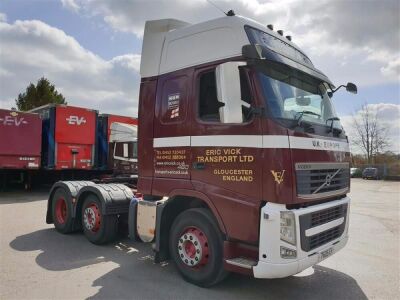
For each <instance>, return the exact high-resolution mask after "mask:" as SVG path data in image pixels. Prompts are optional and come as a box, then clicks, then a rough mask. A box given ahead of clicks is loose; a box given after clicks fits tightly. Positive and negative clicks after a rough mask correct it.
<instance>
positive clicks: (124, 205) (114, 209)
mask: <svg viewBox="0 0 400 300" xmlns="http://www.w3.org/2000/svg"><path fill="white" fill-rule="evenodd" d="M89 195H95V196H96V197H97V198H98V199H99V201H100V203H101V210H102V212H103V214H110V215H111V214H114V215H116V214H121V213H128V210H129V203H130V200H131V199H132V197H133V193H132V191H131V190H130V189H129V187H127V186H125V185H123V184H113V183H110V184H93V185H90V186H85V187H83V188H82V189H81V190H80V191H79V193H78V194H77V196H76V198H77V202H76V209H75V212H76V213H75V215H74V217H75V218H78V219H80V217H81V215H80V214H81V210H82V205H83V202H84V201H85V199H86V198H87V197H88V196H89Z"/></svg>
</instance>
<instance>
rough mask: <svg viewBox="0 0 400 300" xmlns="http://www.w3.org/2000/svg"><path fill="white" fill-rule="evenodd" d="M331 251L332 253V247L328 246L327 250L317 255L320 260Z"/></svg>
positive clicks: (330, 253)
mask: <svg viewBox="0 0 400 300" xmlns="http://www.w3.org/2000/svg"><path fill="white" fill-rule="evenodd" d="M332 253H333V248H329V249H327V250H324V251H322V252H321V253H320V255H319V257H320V260H323V259H325V258H327V257H328V256H330V255H332Z"/></svg>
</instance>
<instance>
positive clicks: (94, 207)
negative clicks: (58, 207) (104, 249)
mask: <svg viewBox="0 0 400 300" xmlns="http://www.w3.org/2000/svg"><path fill="white" fill-rule="evenodd" d="M81 216H82V228H83V233H84V234H85V236H86V238H87V239H88V240H89V241H91V242H92V243H94V244H105V243H108V242H111V241H113V240H115V238H116V237H117V232H118V217H117V216H116V215H104V212H103V211H102V206H101V203H100V200H99V199H98V198H97V197H96V196H95V195H89V196H88V197H86V199H85V200H84V202H83V206H82V212H81Z"/></svg>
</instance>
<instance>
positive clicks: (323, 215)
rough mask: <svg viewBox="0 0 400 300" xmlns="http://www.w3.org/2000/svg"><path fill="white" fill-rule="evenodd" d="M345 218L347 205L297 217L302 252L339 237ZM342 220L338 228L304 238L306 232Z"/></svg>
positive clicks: (342, 230)
mask: <svg viewBox="0 0 400 300" xmlns="http://www.w3.org/2000/svg"><path fill="white" fill-rule="evenodd" d="M346 216H347V204H341V205H337V206H334V207H330V208H327V209H324V210H320V211H315V212H312V213H309V214H304V215H300V216H299V222H300V239H301V241H300V242H301V249H303V251H306V252H308V251H311V250H313V249H316V248H318V247H320V246H322V245H324V244H326V243H328V242H330V241H333V240H334V239H337V238H338V237H340V236H341V235H342V234H343V232H344V229H345V227H346V221H347V220H346ZM340 218H344V221H343V223H342V224H340V225H339V226H336V227H333V228H330V229H328V230H326V231H323V232H320V233H317V234H315V235H312V236H308V237H307V236H306V230H307V229H310V228H313V227H316V226H319V225H322V224H325V223H328V222H331V221H334V220H337V219H340Z"/></svg>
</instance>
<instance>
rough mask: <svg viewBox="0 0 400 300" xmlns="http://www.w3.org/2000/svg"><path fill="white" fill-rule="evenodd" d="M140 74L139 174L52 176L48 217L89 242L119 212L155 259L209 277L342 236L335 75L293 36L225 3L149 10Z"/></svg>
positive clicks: (306, 256)
mask: <svg viewBox="0 0 400 300" xmlns="http://www.w3.org/2000/svg"><path fill="white" fill-rule="evenodd" d="M140 74H141V83H140V94H139V120H140V123H139V127H138V165H139V168H138V184H137V186H128V185H124V184H104V183H101V182H97V183H95V182H92V181H67V182H58V183H56V184H55V185H54V186H53V188H52V189H51V192H50V195H49V200H48V209H47V219H46V220H47V223H54V226H55V228H56V229H57V230H58V231H60V232H62V233H68V232H72V231H75V230H83V232H84V234H85V236H86V237H87V238H88V239H89V240H90V241H91V242H93V243H96V244H101V243H106V242H109V241H112V240H113V239H115V237H116V233H117V230H118V227H119V224H121V223H128V228H129V236H130V237H131V238H133V239H136V240H141V241H142V242H145V243H149V244H152V245H153V249H154V251H155V261H156V262H160V261H164V260H168V259H171V260H172V261H173V262H174V263H175V265H176V268H177V269H178V271H179V272H180V273H181V275H182V276H183V278H185V279H186V280H187V281H189V282H192V283H194V284H196V285H199V286H206V287H207V286H212V285H214V284H216V283H218V282H219V281H221V280H222V279H223V278H225V276H226V275H227V274H228V273H229V272H238V273H243V274H248V275H250V276H254V277H256V278H281V277H287V276H290V275H293V274H296V273H298V272H301V271H302V270H304V269H306V268H308V267H310V266H313V265H315V264H317V263H319V262H320V261H322V260H324V259H326V258H327V257H329V256H331V255H333V254H334V253H336V252H338V251H339V250H340V249H342V248H343V247H344V246H345V244H346V243H347V240H348V227H349V208H350V198H349V197H348V193H349V191H350V176H349V175H350V172H349V170H350V168H349V162H350V152H349V143H348V139H347V136H346V133H345V131H344V129H343V127H342V125H341V122H340V119H339V118H338V116H337V115H336V112H335V109H334V100H333V99H334V94H335V92H336V91H337V90H338V88H336V87H335V86H334V84H333V83H332V82H331V81H330V79H329V78H328V77H327V76H326V75H324V73H322V72H321V71H319V70H318V69H317V68H316V67H315V66H314V65H313V63H312V62H311V60H310V59H309V58H308V56H307V55H306V54H305V53H304V52H303V51H302V50H300V48H299V47H298V46H297V45H296V44H295V43H293V42H292V38H291V37H290V36H284V34H283V32H282V31H281V30H279V31H274V30H273V26H270V25H269V26H267V27H266V26H264V25H262V24H259V23H257V22H255V21H253V20H250V19H247V18H244V17H240V16H235V15H234V13H233V12H229V13H228V15H227V16H226V17H223V18H218V19H215V20H210V21H207V22H203V23H199V24H194V25H193V24H189V23H186V22H183V21H179V20H174V19H165V20H155V21H148V22H146V25H145V31H144V35H143V48H142V57H141V66H140ZM340 87H346V89H347V91H349V92H352V93H356V92H357V87H356V86H355V85H354V84H352V83H348V84H347V85H341V86H339V88H340Z"/></svg>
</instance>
